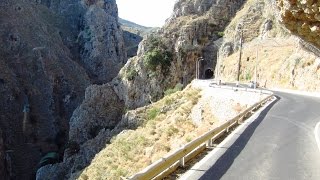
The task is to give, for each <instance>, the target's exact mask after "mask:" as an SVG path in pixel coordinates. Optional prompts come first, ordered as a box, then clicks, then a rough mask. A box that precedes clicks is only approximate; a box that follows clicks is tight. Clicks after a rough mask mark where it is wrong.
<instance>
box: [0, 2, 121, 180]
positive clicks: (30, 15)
mask: <svg viewBox="0 0 320 180" xmlns="http://www.w3.org/2000/svg"><path fill="white" fill-rule="evenodd" d="M85 31H88V32H90V35H88V36H86V38H88V39H85V38H83V36H84V35H83V34H84V32H85ZM123 44H124V41H123V37H122V31H121V29H120V28H119V24H118V22H117V7H116V3H115V1H114V0H104V1H102V0H101V1H100V0H99V1H98V0H97V1H82V0H66V1H60V0H37V1H35V0H10V1H9V0H4V1H0V70H1V71H0V92H1V93H0V101H1V102H0V114H1V115H0V129H1V130H2V134H1V138H2V139H3V146H1V147H4V148H3V151H2V150H1V152H6V153H5V154H3V153H0V164H6V166H1V167H6V170H5V171H6V172H4V175H3V176H1V177H6V178H11V179H30V178H31V177H33V176H34V173H35V171H36V166H37V163H38V162H39V160H40V158H41V157H42V156H43V155H45V154H46V153H47V152H50V151H56V152H58V153H59V154H60V155H61V156H62V155H63V151H64V148H65V144H66V143H67V140H68V131H69V119H70V118H71V116H72V112H73V111H74V109H76V107H77V106H78V105H79V104H80V103H81V102H82V100H83V99H84V92H85V88H86V87H87V86H89V85H90V83H92V82H93V83H102V82H107V81H109V80H110V79H112V78H113V77H114V76H115V75H116V74H117V71H119V69H120V68H121V66H122V64H124V63H125V61H126V53H125V48H124V45H123ZM86 48H88V49H86ZM100 52H101V53H100ZM24 115H26V116H24ZM24 117H26V118H24ZM24 122H25V124H24ZM1 138H0V139H1ZM4 157H6V158H4ZM4 159H5V160H4ZM4 161H6V162H4ZM25 162H29V164H28V165H26V164H25ZM8 167H11V168H9V169H8ZM1 171H2V170H1ZM9 176H10V177H9Z"/></svg>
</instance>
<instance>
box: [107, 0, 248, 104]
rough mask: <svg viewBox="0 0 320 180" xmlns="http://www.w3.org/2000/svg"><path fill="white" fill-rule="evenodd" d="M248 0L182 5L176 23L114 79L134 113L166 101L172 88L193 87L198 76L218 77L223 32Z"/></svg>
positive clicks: (172, 20)
mask: <svg viewBox="0 0 320 180" xmlns="http://www.w3.org/2000/svg"><path fill="white" fill-rule="evenodd" d="M243 3H244V1H215V0H206V1H198V0H197V1H190V0H180V1H177V3H176V5H175V8H174V12H173V14H172V16H171V18H170V19H169V20H168V21H167V22H166V25H165V26H164V27H162V28H160V29H159V30H158V31H157V32H156V33H153V34H151V35H149V36H148V37H146V38H145V39H144V40H143V41H142V43H140V47H139V51H138V55H137V56H136V57H134V58H131V59H130V60H129V62H128V63H127V64H126V66H125V68H123V69H122V70H121V72H120V74H119V75H118V76H117V77H116V78H115V79H114V80H113V82H112V83H113V84H114V87H115V88H114V89H115V91H116V93H117V94H118V96H119V97H120V99H121V100H124V102H125V104H126V105H127V106H128V107H129V108H135V107H140V106H143V105H145V104H148V103H150V102H153V101H156V100H158V99H159V98H161V97H163V93H164V91H165V90H166V89H168V88H173V87H174V86H175V85H176V84H178V83H181V84H183V85H186V84H188V83H189V82H190V81H191V80H192V79H194V77H195V76H196V64H197V62H198V60H199V58H200V57H202V58H203V59H204V60H203V61H201V62H199V64H200V69H201V70H200V72H199V74H198V75H199V77H201V78H206V77H212V76H213V74H212V73H213V69H214V66H215V62H216V54H217V49H218V46H219V41H217V40H218V39H219V38H220V37H221V34H220V33H221V32H223V30H224V28H225V27H226V25H227V24H228V23H229V22H230V20H231V19H232V17H233V16H234V15H235V13H236V12H237V10H238V9H239V8H240V7H241V6H242V4H243Z"/></svg>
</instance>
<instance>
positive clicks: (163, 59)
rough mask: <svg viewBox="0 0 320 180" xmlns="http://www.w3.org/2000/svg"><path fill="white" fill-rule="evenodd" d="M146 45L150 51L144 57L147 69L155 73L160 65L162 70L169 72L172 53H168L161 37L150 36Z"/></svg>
mask: <svg viewBox="0 0 320 180" xmlns="http://www.w3.org/2000/svg"><path fill="white" fill-rule="evenodd" d="M146 44H147V49H148V51H147V52H146V54H145V56H144V64H145V66H146V67H147V69H149V70H152V71H155V70H156V68H157V67H158V66H159V65H160V66H161V68H162V69H164V70H167V69H168V68H169V66H170V62H171V59H172V53H171V52H170V51H168V48H167V47H166V46H165V44H164V43H163V42H162V40H161V37H155V36H150V37H149V38H148V41H147V43H146Z"/></svg>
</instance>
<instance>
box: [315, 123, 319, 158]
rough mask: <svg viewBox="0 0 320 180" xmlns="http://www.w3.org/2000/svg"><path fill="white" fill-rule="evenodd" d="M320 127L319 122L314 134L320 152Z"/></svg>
mask: <svg viewBox="0 0 320 180" xmlns="http://www.w3.org/2000/svg"><path fill="white" fill-rule="evenodd" d="M319 127H320V122H318V123H317V125H316V127H315V128H314V136H315V138H316V142H317V145H318V149H319V152H320V138H319V134H318V130H319Z"/></svg>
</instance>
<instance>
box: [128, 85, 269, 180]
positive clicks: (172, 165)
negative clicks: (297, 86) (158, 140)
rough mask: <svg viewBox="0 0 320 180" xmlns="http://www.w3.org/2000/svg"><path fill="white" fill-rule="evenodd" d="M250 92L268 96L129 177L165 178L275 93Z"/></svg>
mask: <svg viewBox="0 0 320 180" xmlns="http://www.w3.org/2000/svg"><path fill="white" fill-rule="evenodd" d="M237 89H241V88H237ZM242 89H245V88H242ZM250 91H253V92H257V93H263V94H268V96H267V97H266V98H264V99H263V100H261V101H259V102H257V103H255V104H254V105H252V106H251V107H249V108H248V109H246V110H245V111H243V112H241V113H240V114H239V115H237V116H236V117H234V118H232V119H231V120H229V121H227V122H225V123H224V124H222V125H221V126H219V127H216V128H214V129H212V130H210V131H208V132H207V133H205V134H203V135H202V136H200V137H198V138H197V139H195V140H193V141H191V142H189V143H188V144H186V145H184V146H183V147H181V148H179V149H177V150H176V151H174V152H171V153H169V154H168V155H166V156H165V157H163V158H161V159H159V160H158V161H156V162H154V163H153V164H151V165H150V166H148V167H146V168H145V169H143V170H142V171H140V172H138V173H137V174H135V175H133V176H131V177H129V179H133V180H146V179H158V178H160V177H161V176H162V177H163V175H164V174H166V175H168V174H169V173H168V172H167V171H169V172H173V171H174V169H176V168H177V167H178V166H179V165H182V166H184V163H185V162H186V159H190V158H189V156H190V155H191V154H194V152H195V151H198V149H199V148H200V149H201V148H203V146H205V144H209V145H210V144H211V143H212V142H213V141H214V140H215V139H216V138H217V137H218V136H220V135H221V134H223V132H225V131H227V132H228V131H229V128H231V127H233V126H234V125H236V124H240V123H241V121H242V120H243V118H244V117H246V116H247V115H248V114H250V113H251V112H253V111H254V110H256V109H257V108H258V107H261V106H262V105H263V104H264V103H266V102H267V101H269V100H270V99H271V98H272V97H273V93H272V92H270V91H265V90H254V89H251V90H250Z"/></svg>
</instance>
